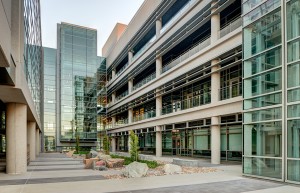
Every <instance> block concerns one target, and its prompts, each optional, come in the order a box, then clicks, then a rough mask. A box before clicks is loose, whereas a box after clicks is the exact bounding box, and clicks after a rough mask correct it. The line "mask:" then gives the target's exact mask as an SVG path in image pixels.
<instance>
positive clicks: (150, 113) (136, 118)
mask: <svg viewBox="0 0 300 193" xmlns="http://www.w3.org/2000/svg"><path fill="white" fill-rule="evenodd" d="M155 116H156V112H155V110H152V111H148V112H145V113H143V114H139V115H136V116H134V117H133V122H138V121H142V120H145V119H150V118H153V117H155Z"/></svg>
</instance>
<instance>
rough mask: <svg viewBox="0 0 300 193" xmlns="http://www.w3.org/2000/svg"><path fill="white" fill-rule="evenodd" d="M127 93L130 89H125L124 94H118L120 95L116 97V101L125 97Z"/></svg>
mask: <svg viewBox="0 0 300 193" xmlns="http://www.w3.org/2000/svg"><path fill="white" fill-rule="evenodd" d="M127 95H128V90H127V91H125V92H123V93H122V94H120V95H118V96H117V97H116V101H118V100H121V99H122V98H124V97H125V96H127Z"/></svg>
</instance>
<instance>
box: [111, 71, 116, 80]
mask: <svg viewBox="0 0 300 193" xmlns="http://www.w3.org/2000/svg"><path fill="white" fill-rule="evenodd" d="M115 78H116V69H115V68H114V69H113V70H112V71H111V79H112V80H113V79H115Z"/></svg>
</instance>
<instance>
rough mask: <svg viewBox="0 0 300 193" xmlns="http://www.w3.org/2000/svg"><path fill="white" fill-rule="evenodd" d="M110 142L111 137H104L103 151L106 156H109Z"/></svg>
mask: <svg viewBox="0 0 300 193" xmlns="http://www.w3.org/2000/svg"><path fill="white" fill-rule="evenodd" d="M109 148H110V142H109V137H108V136H107V135H106V134H105V135H104V137H103V150H104V153H105V154H106V155H109Z"/></svg>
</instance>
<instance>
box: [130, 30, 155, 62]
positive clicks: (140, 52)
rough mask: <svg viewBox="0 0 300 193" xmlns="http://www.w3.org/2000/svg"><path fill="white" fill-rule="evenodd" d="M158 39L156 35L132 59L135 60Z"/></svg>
mask: <svg viewBox="0 0 300 193" xmlns="http://www.w3.org/2000/svg"><path fill="white" fill-rule="evenodd" d="M155 39H156V35H154V36H153V37H152V38H151V39H150V40H149V41H148V42H147V43H146V44H145V45H144V46H143V47H142V48H141V49H140V50H139V51H137V53H136V54H134V56H133V57H132V61H133V60H135V59H136V58H137V57H138V56H139V55H141V54H142V53H143V52H144V51H145V50H146V49H147V48H148V47H149V46H150V45H151V44H152V43H153V42H154V40H155Z"/></svg>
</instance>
